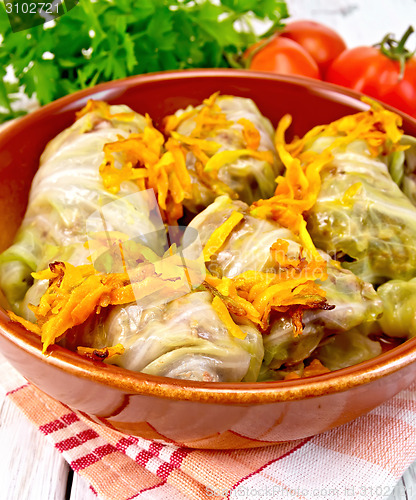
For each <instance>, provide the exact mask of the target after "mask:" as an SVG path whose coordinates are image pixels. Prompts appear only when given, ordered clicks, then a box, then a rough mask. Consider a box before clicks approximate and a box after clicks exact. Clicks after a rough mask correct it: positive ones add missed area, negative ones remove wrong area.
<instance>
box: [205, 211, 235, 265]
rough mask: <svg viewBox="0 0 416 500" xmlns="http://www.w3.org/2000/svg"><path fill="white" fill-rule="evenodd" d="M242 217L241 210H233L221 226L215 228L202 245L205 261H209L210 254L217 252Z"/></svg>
mask: <svg viewBox="0 0 416 500" xmlns="http://www.w3.org/2000/svg"><path fill="white" fill-rule="evenodd" d="M243 218H244V215H243V214H242V213H241V212H233V213H232V214H231V215H230V216H229V217H228V219H227V220H226V221H225V222H223V223H222V224H221V226H219V227H217V229H215V231H214V232H213V233H212V234H211V236H210V237H209V239H208V241H207V243H206V244H205V246H204V250H203V253H204V260H205V262H207V261H209V260H210V258H211V256H212V255H214V254H215V253H216V252H218V250H219V249H220V248H221V247H222V246H223V245H224V243H225V241H226V239H227V238H228V236H229V235H230V233H231V232H232V231H233V229H234V228H235V227H236V226H237V224H239V223H240V222H241V220H242V219H243Z"/></svg>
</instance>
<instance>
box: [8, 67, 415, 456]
mask: <svg viewBox="0 0 416 500" xmlns="http://www.w3.org/2000/svg"><path fill="white" fill-rule="evenodd" d="M218 90H219V91H221V93H223V94H234V95H239V96H244V97H250V98H252V99H253V100H254V101H255V102H256V103H257V105H258V106H259V108H260V110H261V111H262V112H263V113H264V114H265V115H266V116H268V117H269V118H270V119H271V120H272V122H273V123H274V125H276V124H277V122H278V120H279V118H280V117H281V116H282V115H283V114H285V113H290V114H291V115H292V116H293V125H292V129H291V132H292V134H297V135H299V134H303V133H305V132H306V131H307V130H309V129H310V128H311V127H313V126H314V125H317V124H321V123H327V122H329V121H332V120H334V119H337V118H339V117H341V116H343V115H345V114H349V113H352V112H356V111H357V110H362V109H365V108H366V105H364V104H363V103H362V102H361V101H360V95H359V94H357V93H354V92H351V91H348V90H344V89H341V88H340V87H337V86H334V85H330V84H326V83H322V82H319V81H315V80H310V79H306V78H305V79H302V78H297V77H283V76H282V77H280V76H275V75H269V74H266V73H255V72H249V71H239V70H196V71H186V72H168V73H160V74H153V75H145V76H137V77H133V78H128V79H124V80H120V81H116V82H110V83H106V84H103V85H99V86H97V87H94V88H91V89H88V90H85V91H82V92H78V93H75V94H72V95H70V96H67V97H64V98H62V99H60V100H58V101H56V102H53V103H51V104H49V105H47V106H45V107H43V108H41V109H39V110H37V111H35V112H33V113H31V114H30V115H28V116H26V117H24V118H22V119H20V120H19V121H17V122H16V123H15V124H12V125H11V126H9V127H7V128H6V130H5V131H3V132H2V133H1V134H0V171H1V179H2V182H1V183H0V250H3V249H4V248H6V247H7V246H8V245H9V244H10V243H11V242H12V239H13V237H14V234H15V232H16V230H17V228H18V226H19V224H20V221H21V219H22V217H23V214H24V211H25V207H26V203H27V197H28V193H29V188H30V183H31V180H32V177H33V175H34V173H35V172H36V169H37V167H38V160H39V156H40V154H41V152H42V150H43V149H44V147H45V145H46V144H47V142H48V141H49V140H50V139H52V138H53V137H54V136H56V135H57V134H58V133H59V132H60V131H61V130H62V129H64V128H65V127H67V126H69V125H70V124H71V123H72V122H73V120H74V114H75V111H76V110H79V109H80V108H82V107H83V106H84V105H85V104H86V102H87V99H88V98H94V99H101V100H105V101H108V102H110V103H124V104H127V105H129V106H131V107H132V108H133V109H134V110H136V111H138V112H139V113H145V112H147V113H149V114H150V115H151V116H152V117H153V119H154V120H155V122H156V123H157V122H158V121H160V120H161V118H162V117H163V116H165V115H166V114H169V113H172V112H174V111H175V110H176V109H178V108H180V107H184V106H186V105H188V104H197V103H199V102H200V101H201V100H202V99H204V98H206V97H208V96H209V95H210V94H212V93H213V92H215V91H218ZM402 116H403V128H404V130H405V132H406V133H409V134H412V135H416V121H415V120H413V119H411V118H410V117H409V116H406V115H402ZM0 349H1V351H2V353H3V354H4V356H6V358H7V359H8V360H9V362H10V363H11V364H12V365H13V366H14V367H15V368H16V369H17V370H18V371H19V372H20V373H21V374H22V375H23V376H24V377H26V378H27V379H28V380H29V381H30V382H31V383H33V384H34V385H35V386H37V387H38V388H39V389H41V390H42V391H44V392H45V393H46V394H48V395H50V396H52V397H53V398H56V399H57V400H59V401H61V402H63V403H65V404H66V405H68V406H69V407H71V408H73V409H75V410H79V411H81V412H83V414H84V415H87V416H89V418H91V419H92V420H94V421H96V422H100V423H101V424H102V425H107V426H109V427H111V428H113V429H117V430H119V431H121V432H123V433H127V434H132V435H137V436H141V437H143V438H148V439H160V440H163V441H165V442H173V443H178V444H181V445H185V446H189V447H193V448H214V449H225V448H247V447H256V446H265V445H270V444H273V443H278V442H282V441H289V440H295V439H300V438H305V437H307V436H311V435H314V434H318V433H321V432H324V431H326V430H328V429H331V428H333V427H335V426H339V425H342V424H344V423H346V422H348V421H351V420H353V419H355V418H356V417H358V416H360V415H362V414H364V413H366V412H368V411H370V410H372V409H373V408H374V407H376V406H377V405H380V404H381V403H383V402H384V401H386V400H388V399H389V398H391V397H392V396H394V395H395V394H396V393H398V392H399V391H400V390H402V389H404V388H405V387H407V386H408V385H410V384H411V383H412V382H413V381H414V380H415V378H416V362H415V361H416V338H414V339H412V340H409V341H407V342H405V343H404V344H402V345H400V346H399V347H395V348H394V349H392V350H390V351H388V352H386V353H384V354H382V355H380V356H378V357H377V358H374V359H372V360H370V361H367V362H364V363H360V364H358V365H356V366H352V367H350V368H346V369H342V370H339V371H336V372H333V373H329V374H324V375H319V376H314V377H311V378H307V379H301V380H292V381H279V382H265V383H212V382H211V383H202V382H201V383H197V382H188V381H179V380H174V379H168V378H163V377H155V376H149V375H144V374H140V373H133V372H129V371H127V370H124V369H121V368H118V367H115V366H109V365H105V364H103V363H100V362H94V361H90V360H88V359H85V358H83V357H81V356H79V355H77V354H75V353H73V352H70V351H68V350H65V349H64V348H62V347H59V346H53V347H52V348H51V349H50V354H49V355H48V356H45V355H43V354H42V352H41V344H40V341H39V338H38V337H37V336H36V335H34V334H32V333H30V332H28V331H26V330H25V329H24V328H23V327H21V326H20V325H18V324H16V323H12V322H11V321H10V320H9V319H8V316H7V315H6V314H5V312H4V310H1V311H0Z"/></svg>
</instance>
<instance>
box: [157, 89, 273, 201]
mask: <svg viewBox="0 0 416 500" xmlns="http://www.w3.org/2000/svg"><path fill="white" fill-rule="evenodd" d="M219 99H220V96H219V92H216V93H214V94H212V95H211V96H210V97H209V98H208V99H205V100H204V101H203V104H202V105H201V106H198V107H196V108H193V109H192V110H185V111H184V112H182V113H181V114H179V115H171V116H168V117H166V118H165V126H164V130H165V133H166V134H168V135H169V136H170V137H174V138H175V139H177V140H178V141H179V142H180V143H181V145H182V146H183V147H184V148H185V149H186V150H187V151H189V152H192V153H193V154H194V155H195V157H196V158H197V159H198V160H199V161H200V162H201V164H202V166H203V172H204V174H205V175H208V178H209V179H212V180H214V179H217V178H218V171H219V170H220V169H221V168H223V167H224V166H226V165H229V164H232V163H234V162H236V161H237V160H238V159H240V158H242V157H252V158H255V159H257V160H260V161H264V162H267V163H270V164H273V163H274V161H275V159H274V157H273V154H272V153H271V152H270V151H260V150H259V147H260V140H261V136H260V132H259V131H258V129H257V128H256V126H255V125H254V123H252V122H251V121H250V120H248V119H247V118H241V119H239V120H237V121H231V120H228V119H227V116H226V114H225V113H224V112H223V111H222V109H221V107H220V106H219V104H218V100H219ZM186 121H191V124H192V125H193V126H194V127H193V129H192V131H191V132H190V133H189V135H186V136H184V135H182V134H180V133H178V128H179V127H180V126H181V125H182V124H183V123H184V122H186ZM221 131H227V133H228V134H230V133H232V134H234V135H235V137H236V141H237V142H238V143H240V144H242V145H243V146H244V145H245V147H242V148H239V149H236V150H226V151H218V150H219V149H220V148H221V144H218V143H217V142H215V141H214V140H213V138H215V137H216V136H217V135H219V133H220V132H221ZM196 173H197V175H198V177H200V180H202V181H204V180H205V179H204V178H203V176H202V175H201V171H198V170H197V169H196ZM212 187H213V188H215V187H216V186H215V185H214V186H212ZM218 194H221V193H218Z"/></svg>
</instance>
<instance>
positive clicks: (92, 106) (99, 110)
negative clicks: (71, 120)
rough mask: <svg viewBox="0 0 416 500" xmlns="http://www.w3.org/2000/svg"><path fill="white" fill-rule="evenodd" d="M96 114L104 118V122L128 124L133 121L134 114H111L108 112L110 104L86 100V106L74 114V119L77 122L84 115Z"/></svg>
mask: <svg viewBox="0 0 416 500" xmlns="http://www.w3.org/2000/svg"><path fill="white" fill-rule="evenodd" d="M92 112H93V113H96V114H98V115H99V116H101V118H104V119H105V120H114V119H117V120H122V121H126V122H129V121H131V120H133V119H134V113H133V112H125V113H123V112H122V113H114V114H111V112H110V104H108V103H106V102H104V101H95V100H93V99H88V102H87V104H86V105H85V106H84V107H83V108H82V109H81V110H80V111H77V113H75V118H76V119H77V120H79V119H80V118H82V117H83V116H84V115H86V114H87V113H92Z"/></svg>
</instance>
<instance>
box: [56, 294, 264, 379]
mask: <svg viewBox="0 0 416 500" xmlns="http://www.w3.org/2000/svg"><path fill="white" fill-rule="evenodd" d="M95 321H96V322H99V324H98V325H95V326H94V328H91V325H88V324H87V325H86V326H84V327H81V328H78V329H77V330H74V331H73V332H72V334H69V335H67V336H66V337H64V339H63V344H64V345H66V346H68V347H70V348H72V349H75V348H76V347H77V346H79V345H82V346H85V345H88V346H91V347H93V348H97V349H99V348H103V347H105V346H109V345H110V346H114V345H116V344H121V345H123V347H124V349H125V351H124V352H123V353H122V354H120V355H115V356H112V357H111V358H109V359H108V362H109V363H113V364H116V365H118V366H121V367H123V368H127V369H129V370H133V371H140V372H143V373H148V374H152V375H159V376H165V377H171V378H179V379H186V380H198V381H205V382H239V381H242V380H243V381H249V382H254V381H256V380H257V376H258V373H259V370H260V366H261V362H262V359H263V343H262V338H261V334H260V332H259V331H258V329H257V328H255V327H254V326H253V325H249V324H242V325H240V326H239V328H240V329H241V331H242V333H243V335H241V337H243V338H237V337H234V336H233V335H232V334H231V333H230V332H229V331H228V329H227V327H226V325H225V324H224V323H223V321H222V320H221V318H220V317H219V315H218V312H217V311H216V309H215V307H214V305H213V296H212V295H211V293H210V292H208V291H200V292H194V293H190V294H187V295H185V296H183V297H181V298H178V299H175V300H173V301H171V302H169V303H168V304H164V305H161V306H158V307H149V308H147V309H143V308H142V307H140V305H138V304H136V303H132V304H128V305H123V306H116V307H113V308H111V310H109V311H108V314H107V315H106V316H104V317H103V318H101V319H97V318H95ZM91 330H93V331H94V333H93V335H92V334H91Z"/></svg>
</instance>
